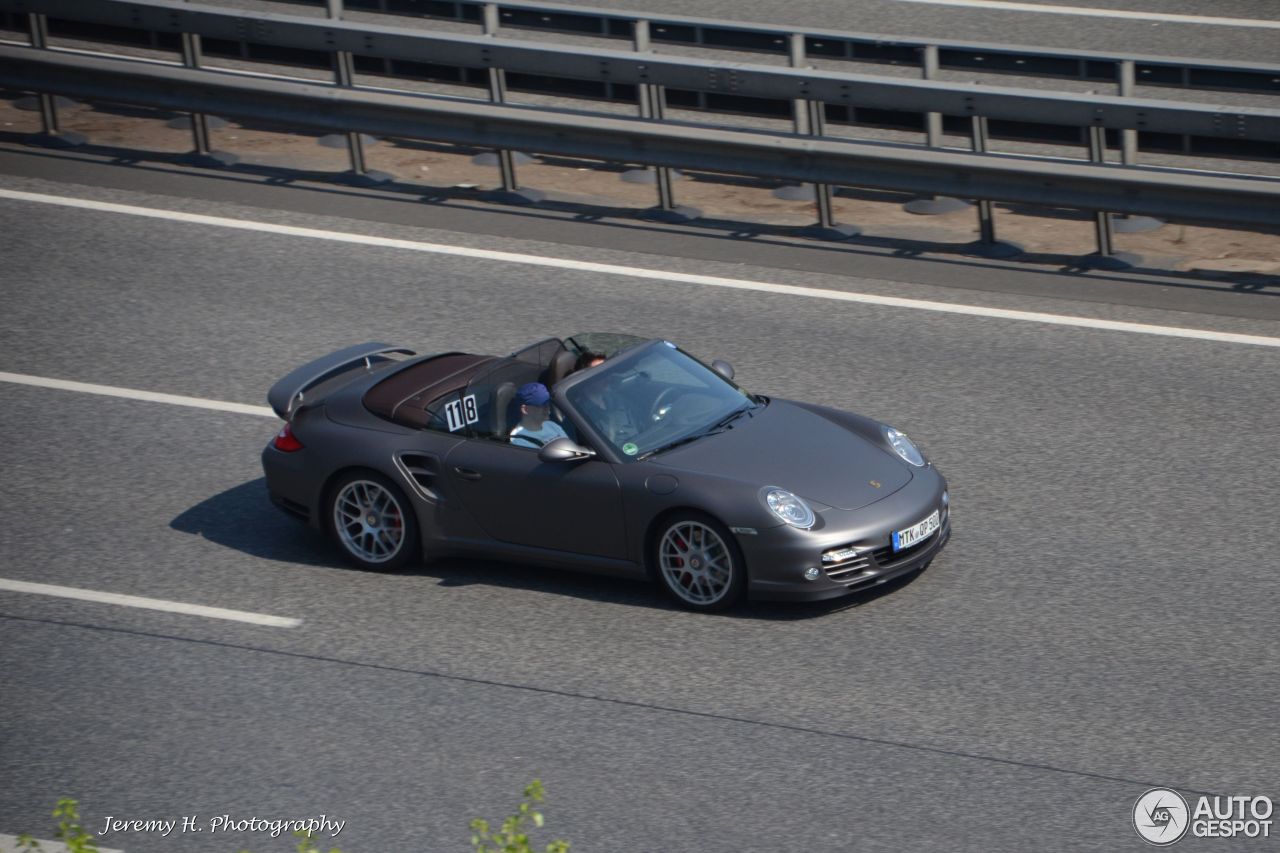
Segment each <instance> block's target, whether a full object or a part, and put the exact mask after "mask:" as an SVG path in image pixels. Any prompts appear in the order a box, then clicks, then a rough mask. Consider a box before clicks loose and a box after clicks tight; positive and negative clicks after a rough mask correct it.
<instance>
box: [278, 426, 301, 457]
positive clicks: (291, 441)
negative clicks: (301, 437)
mask: <svg viewBox="0 0 1280 853" xmlns="http://www.w3.org/2000/svg"><path fill="white" fill-rule="evenodd" d="M271 444H272V446H273V447H275V449H276V450H283V451H284V452H285V453H293V452H295V451H298V450H301V449H302V442H301V441H298V439H297V438H295V437H294V435H293V428H292V427H291V426H289V424H285V425H284V429H282V430H280V431H279V432H278V433H276V440H275V441H273V442H271Z"/></svg>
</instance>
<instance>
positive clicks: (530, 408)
mask: <svg viewBox="0 0 1280 853" xmlns="http://www.w3.org/2000/svg"><path fill="white" fill-rule="evenodd" d="M516 400H517V401H519V403H520V423H518V424H517V425H516V426H515V428H514V429H512V430H511V443H512V444H514V445H517V446H519V447H533V448H538V447H542V446H543V445H545V444H548V443H550V442H552V441H555V440H556V439H557V438H567V437H568V436H567V435H566V434H565V431H564V429H563V428H562V427H561V426H560V424H558V423H556V422H555V421H554V420H552V419H551V418H549V417H547V416H548V415H549V414H551V392H549V391H548V390H547V386H546V385H543V384H542V383H541V382H529V383H527V384H525V385H521V386H520V389H519V390H518V391H516Z"/></svg>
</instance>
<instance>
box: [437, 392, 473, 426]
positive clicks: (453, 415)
mask: <svg viewBox="0 0 1280 853" xmlns="http://www.w3.org/2000/svg"><path fill="white" fill-rule="evenodd" d="M444 416H445V418H446V419H447V420H448V422H449V432H457V431H458V430H460V429H462V428H463V427H464V426H468V425H470V424H473V423H475V422H476V421H478V420H480V409H479V407H478V406H477V405H476V395H475V394H468V395H467V396H465V397H463V398H462V399H461V400H454V401H453V402H452V403H449V404H448V405H446V406H445V407H444Z"/></svg>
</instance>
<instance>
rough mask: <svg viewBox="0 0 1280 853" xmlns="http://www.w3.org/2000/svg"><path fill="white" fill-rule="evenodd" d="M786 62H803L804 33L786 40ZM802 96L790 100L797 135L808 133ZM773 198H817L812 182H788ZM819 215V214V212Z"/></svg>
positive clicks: (799, 64)
mask: <svg viewBox="0 0 1280 853" xmlns="http://www.w3.org/2000/svg"><path fill="white" fill-rule="evenodd" d="M787 54H788V56H787V62H788V65H790V66H791V67H792V68H800V67H802V66H803V65H804V62H805V47H804V34H803V33H792V34H791V35H790V36H789V37H788V40H787ZM807 104H808V102H807V101H805V100H804V99H803V98H795V99H793V100H792V101H791V131H792V133H794V134H796V135H797V136H799V135H801V134H805V135H807V134H808V133H809V128H810V124H809V107H808V106H807ZM773 197H774V198H781V199H785V200H787V201H814V202H816V201H817V200H818V191H817V189H815V187H814V185H813V184H788V185H786V186H784V187H778V188H777V189H776V190H774V191H773ZM819 215H821V214H819Z"/></svg>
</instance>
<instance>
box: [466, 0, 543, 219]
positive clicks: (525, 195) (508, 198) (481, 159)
mask: <svg viewBox="0 0 1280 853" xmlns="http://www.w3.org/2000/svg"><path fill="white" fill-rule="evenodd" d="M483 14H484V17H483V19H482V20H483V26H484V34H485V35H487V36H496V35H497V34H498V29H499V27H500V26H501V22H500V20H499V18H498V4H497V3H485V4H484V9H483ZM506 101H507V72H506V71H504V70H503V69H501V68H494V67H492V66H491V67H490V68H489V102H490V103H493V104H503V103H506ZM532 159H533V158H531V157H529V156H528V155H527V154H521V153H519V152H516V151H512V150H511V149H509V148H496V149H494V151H493V153H492V154H477V155H476V156H475V157H472V158H471V162H472V163H475V164H477V165H481V166H491V165H493V164H494V163H495V162H496V163H497V166H498V173H499V175H500V176H501V179H502V189H501V190H494V191H493V192H491V193H488V194H487V195H488V197H489V198H490V199H491V200H493V201H502V202H506V203H508V204H533V203H534V202H539V201H542V199H544V198H546V194H545V193H543V192H540V191H538V190H535V189H529V188H522V187H521V186H520V182H519V181H518V180H517V179H516V163H517V161H519V162H525V163H527V162H530V161H531V160H532Z"/></svg>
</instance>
